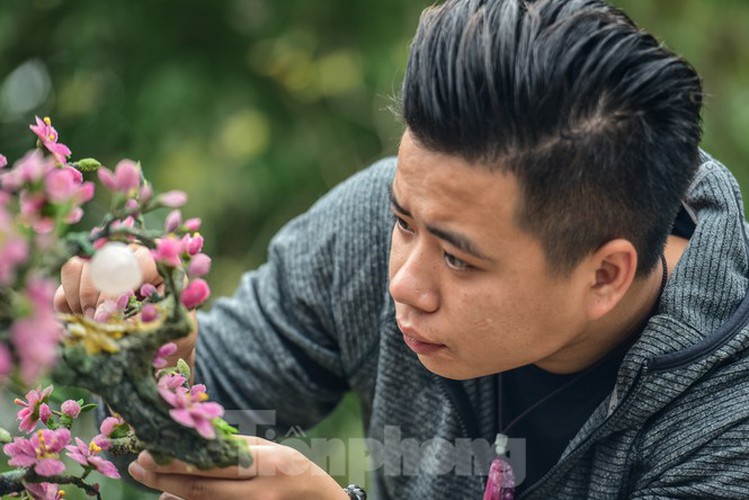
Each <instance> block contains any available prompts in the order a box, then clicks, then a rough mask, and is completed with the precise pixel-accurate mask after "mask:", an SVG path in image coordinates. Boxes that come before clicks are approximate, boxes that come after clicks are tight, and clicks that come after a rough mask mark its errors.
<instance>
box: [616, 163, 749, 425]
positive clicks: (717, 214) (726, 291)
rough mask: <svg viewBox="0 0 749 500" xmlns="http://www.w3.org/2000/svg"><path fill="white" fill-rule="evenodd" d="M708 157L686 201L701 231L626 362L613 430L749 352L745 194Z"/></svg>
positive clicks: (643, 417)
mask: <svg viewBox="0 0 749 500" xmlns="http://www.w3.org/2000/svg"><path fill="white" fill-rule="evenodd" d="M702 158H703V163H702V165H701V166H700V168H699V169H698V172H697V174H696V176H695V179H694V181H693V183H692V185H691V187H690V189H689V191H688V193H687V195H686V197H685V199H684V202H683V203H684V206H685V208H686V209H687V211H688V212H689V213H690V215H692V216H693V218H694V219H696V221H695V222H696V228H695V231H694V234H693V235H692V237H691V238H690V240H689V244H688V246H687V248H686V250H685V252H684V253H683V255H682V257H681V259H680V260H679V263H678V264H677V266H676V267H675V269H674V271H673V273H672V274H671V276H670V278H669V280H668V282H667V283H666V286H665V288H664V290H663V293H662V296H661V300H660V307H659V311H658V314H656V315H655V316H654V317H652V318H651V319H650V321H649V322H648V325H647V326H646V328H645V330H644V331H643V333H642V335H641V337H640V338H639V339H638V341H637V342H636V343H635V344H634V346H633V347H632V348H631V349H630V351H629V352H628V353H627V355H626V357H625V358H624V361H623V362H622V366H621V369H620V371H619V375H618V379H617V383H616V387H615V390H614V393H613V394H612V396H611V398H610V400H609V401H608V403H607V408H606V409H605V415H606V416H612V415H613V414H614V413H616V417H617V418H615V419H613V420H614V422H611V424H613V425H609V426H607V427H608V430H609V431H610V432H616V431H618V430H622V429H625V428H631V427H632V426H638V425H641V424H642V422H643V421H645V420H646V419H647V418H649V417H650V416H651V415H653V414H655V413H656V412H658V411H660V410H661V409H662V408H664V407H665V406H666V405H668V403H669V402H671V401H672V400H673V399H675V398H677V397H679V396H680V395H681V394H682V393H684V391H686V390H687V389H688V388H689V387H690V386H692V385H693V384H695V383H696V382H697V381H699V380H700V378H702V377H704V376H705V375H706V374H708V372H711V371H712V370H715V369H716V368H718V367H719V366H720V365H721V364H724V363H726V362H729V361H731V360H732V359H734V358H737V357H741V356H743V355H745V353H746V351H747V350H749V329H748V328H746V325H747V323H749V295H747V288H748V287H749V278H747V275H748V274H749V252H748V251H747V237H746V230H745V226H744V210H743V204H742V200H741V194H740V191H739V187H738V184H737V183H736V180H735V179H734V178H733V176H732V175H731V173H730V172H729V171H728V170H727V169H726V168H725V167H724V166H723V165H721V164H720V163H718V162H717V161H715V160H713V159H712V158H710V157H708V156H707V155H705V154H703V156H702ZM635 401H636V403H637V404H627V403H632V402H635ZM607 434H608V432H607Z"/></svg>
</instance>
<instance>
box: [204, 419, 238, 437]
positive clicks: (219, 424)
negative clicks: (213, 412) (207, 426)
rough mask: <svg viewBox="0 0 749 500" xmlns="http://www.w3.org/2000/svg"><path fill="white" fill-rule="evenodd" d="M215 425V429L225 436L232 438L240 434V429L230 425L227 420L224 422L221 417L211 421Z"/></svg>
mask: <svg viewBox="0 0 749 500" xmlns="http://www.w3.org/2000/svg"><path fill="white" fill-rule="evenodd" d="M211 423H212V424H213V427H214V428H215V429H216V430H217V431H219V432H220V433H221V434H223V435H224V436H232V435H234V434H239V429H237V428H236V427H234V426H232V425H230V424H229V423H228V422H227V421H226V420H224V419H223V418H221V417H216V418H214V419H213V421H211Z"/></svg>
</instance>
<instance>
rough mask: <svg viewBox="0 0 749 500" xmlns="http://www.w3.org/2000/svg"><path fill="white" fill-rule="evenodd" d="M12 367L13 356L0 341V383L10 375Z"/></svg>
mask: <svg viewBox="0 0 749 500" xmlns="http://www.w3.org/2000/svg"><path fill="white" fill-rule="evenodd" d="M12 369H13V357H12V356H11V355H10V351H9V350H8V347H7V346H6V345H5V344H3V343H0V383H2V382H3V380H4V379H5V378H6V377H7V376H8V375H10V372H11V370H12Z"/></svg>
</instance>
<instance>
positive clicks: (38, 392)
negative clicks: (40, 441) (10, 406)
mask: <svg viewBox="0 0 749 500" xmlns="http://www.w3.org/2000/svg"><path fill="white" fill-rule="evenodd" d="M53 389H54V387H53V386H51V385H50V386H47V387H45V388H44V390H42V389H41V386H39V387H37V388H36V389H32V390H31V391H29V392H28V393H26V401H23V400H22V399H18V398H16V399H15V400H14V401H13V402H14V403H15V404H17V405H19V406H23V408H22V409H21V410H19V411H18V415H17V417H16V418H17V419H18V420H20V421H21V423H20V424H19V426H18V428H19V429H20V430H22V431H23V432H26V433H29V432H33V430H34V429H35V428H36V423H37V422H38V421H39V420H40V418H41V417H42V415H44V416H46V418H49V406H47V401H48V400H49V395H50V394H52V391H53ZM42 408H46V410H42ZM42 422H43V423H46V419H44V420H42Z"/></svg>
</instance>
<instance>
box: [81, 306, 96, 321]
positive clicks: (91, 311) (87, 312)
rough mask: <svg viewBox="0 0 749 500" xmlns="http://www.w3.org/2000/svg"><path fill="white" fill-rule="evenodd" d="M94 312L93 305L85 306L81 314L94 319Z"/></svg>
mask: <svg viewBox="0 0 749 500" xmlns="http://www.w3.org/2000/svg"><path fill="white" fill-rule="evenodd" d="M94 313H96V309H94V308H93V307H87V308H86V310H85V311H84V312H83V314H84V315H85V316H86V317H87V318H88V319H94Z"/></svg>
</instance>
